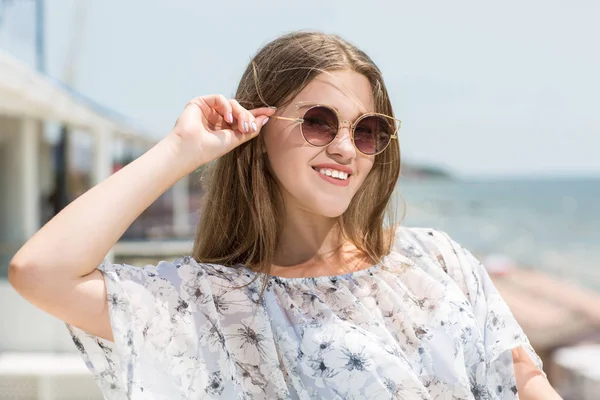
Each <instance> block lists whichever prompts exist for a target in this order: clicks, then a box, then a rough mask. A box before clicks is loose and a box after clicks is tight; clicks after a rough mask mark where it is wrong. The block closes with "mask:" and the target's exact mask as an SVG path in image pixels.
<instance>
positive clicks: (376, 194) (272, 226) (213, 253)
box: [192, 31, 400, 274]
mask: <svg viewBox="0 0 600 400" xmlns="http://www.w3.org/2000/svg"><path fill="white" fill-rule="evenodd" d="M343 69H349V70H352V71H355V72H357V73H360V74H362V75H364V76H365V77H367V79H368V80H369V82H370V83H371V87H372V88H373V96H374V100H375V112H379V113H383V114H387V115H390V116H393V115H394V114H393V111H392V105H391V102H390V99H389V96H388V93H387V90H386V87H385V85H384V82H383V78H382V75H381V71H380V70H379V69H378V68H377V66H376V65H375V63H374V62H373V61H372V60H371V59H370V58H369V57H368V56H367V55H366V54H365V53H364V52H363V51H361V50H359V49H358V48H356V47H355V46H354V45H352V44H351V43H349V42H347V41H345V40H343V39H342V38H340V37H339V36H336V35H329V34H324V33H321V32H306V31H300V32H293V33H289V34H286V35H284V36H281V37H279V38H277V39H275V40H274V41H272V42H270V43H268V44H267V45H266V46H264V47H263V48H262V49H260V50H259V52H258V53H257V54H256V55H255V56H254V57H253V58H252V61H251V62H250V64H249V65H248V67H247V68H246V71H245V72H244V74H243V76H242V78H241V80H240V83H239V86H238V88H237V92H236V95H235V98H236V99H237V100H238V101H239V102H240V103H241V105H242V106H244V107H246V108H247V109H252V108H258V107H264V106H265V105H268V106H276V107H281V106H284V105H287V104H289V102H290V101H292V100H293V98H294V97H295V96H296V95H297V94H298V93H299V92H300V91H302V89H303V88H304V87H306V85H307V84H308V83H309V82H310V81H311V80H312V79H314V78H315V77H316V76H317V75H318V74H320V73H321V72H324V71H334V70H343ZM261 141H262V137H261V136H260V135H259V136H258V137H257V139H255V140H250V141H248V142H246V143H244V144H243V145H241V146H239V147H237V148H235V149H234V150H233V151H231V152H229V153H228V154H226V155H224V156H223V157H221V158H219V159H218V160H216V161H215V162H214V164H213V165H211V166H210V167H209V168H208V169H207V170H208V171H209V176H208V177H207V178H208V179H207V181H206V182H207V185H206V186H207V193H206V195H205V198H204V206H203V209H202V210H201V212H202V214H201V215H202V217H201V221H200V224H199V227H198V231H197V235H196V240H195V243H194V248H193V253H192V254H193V257H194V258H195V259H196V260H197V261H199V262H205V263H215V264H222V265H228V266H236V265H240V264H242V265H245V266H247V267H249V268H252V269H253V270H254V271H257V272H262V273H266V274H268V273H269V270H270V268H271V265H272V261H273V258H274V255H275V249H276V247H277V244H278V237H279V234H280V232H281V231H282V221H283V218H282V215H281V212H282V210H281V207H278V206H277V205H278V204H280V203H279V201H280V200H281V197H280V192H279V189H278V186H277V183H276V181H275V179H274V177H273V175H272V173H271V172H270V171H269V168H268V167H267V165H268V162H267V160H266V157H267V155H266V153H264V152H263V150H262V148H263V147H262V146H263V144H262V143H261ZM398 142H399V141H398V140H392V143H390V145H389V146H388V148H387V149H386V150H385V151H384V152H383V153H381V154H379V155H377V156H375V163H374V165H373V168H372V169H371V171H370V173H369V175H368V176H367V177H366V179H365V182H364V183H363V185H362V186H361V187H360V189H359V190H358V192H357V193H356V195H355V196H354V198H353V199H352V201H351V203H350V205H349V207H348V209H347V210H346V211H345V212H344V214H343V215H342V216H341V217H340V218H339V227H340V232H341V234H342V237H343V238H346V239H348V240H350V241H351V242H352V243H353V244H354V245H355V246H356V247H357V248H358V249H359V250H360V251H361V252H363V253H364V254H365V255H366V256H368V257H369V258H370V259H371V260H374V261H376V262H378V261H379V260H381V258H382V257H383V256H384V255H386V254H387V253H388V252H389V251H390V247H391V243H392V237H391V235H389V234H388V232H387V231H386V230H385V227H384V225H385V223H386V215H387V216H388V221H387V222H390V221H392V222H395V220H394V218H393V215H394V212H395V208H394V207H392V204H391V197H392V193H393V190H394V188H395V186H396V182H397V180H398V178H399V175H400V147H399V144H398ZM203 179H204V178H203Z"/></svg>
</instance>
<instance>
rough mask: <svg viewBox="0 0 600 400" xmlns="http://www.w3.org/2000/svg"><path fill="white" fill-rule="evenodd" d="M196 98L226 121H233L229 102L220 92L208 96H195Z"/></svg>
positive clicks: (230, 122)
mask: <svg viewBox="0 0 600 400" xmlns="http://www.w3.org/2000/svg"><path fill="white" fill-rule="evenodd" d="M196 99H197V100H198V101H199V102H201V103H202V102H203V103H205V104H206V105H207V106H208V107H210V108H212V109H213V110H215V111H216V112H217V113H218V114H219V115H220V116H221V117H222V118H223V119H224V120H225V121H226V122H227V123H229V124H232V123H233V113H232V111H233V110H232V108H231V104H230V103H229V101H228V100H227V98H226V97H225V96H223V95H222V94H211V95H208V96H202V97H197V98H196ZM196 99H194V100H196Z"/></svg>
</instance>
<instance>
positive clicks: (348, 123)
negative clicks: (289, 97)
mask: <svg viewBox="0 0 600 400" xmlns="http://www.w3.org/2000/svg"><path fill="white" fill-rule="evenodd" d="M295 106H296V113H298V112H299V111H300V108H302V107H308V109H307V110H306V111H305V112H304V114H303V115H306V113H307V112H309V111H310V110H311V109H313V108H315V107H325V108H327V109H329V110H331V111H333V113H334V114H335V115H336V116H337V119H338V125H339V127H338V131H337V132H336V134H335V136H334V137H333V139H331V142H329V143H327V144H324V145H321V146H319V145H315V144H312V143H310V142H309V141H308V140H306V136H305V135H304V131H303V130H302V123H303V122H304V118H300V117H297V118H290V117H280V116H279V115H272V116H271V117H270V118H273V119H279V120H284V121H292V122H296V123H298V124H300V133H301V134H302V138H303V139H304V141H305V142H306V143H308V144H309V145H311V146H313V147H326V146H329V145H330V144H331V143H333V141H334V140H335V138H336V137H337V135H338V134H339V133H340V130H342V128H343V127H344V126H347V127H348V129H349V130H350V138H351V139H352V144H353V145H354V148H355V149H356V150H358V151H359V152H360V153H362V154H365V155H367V156H376V155H378V154H381V153H383V152H384V151H385V149H387V148H388V146H389V145H390V143H392V139H398V131H399V130H400V128H401V127H402V121H401V120H399V119H398V118H394V117H391V116H389V115H386V114H381V113H375V112H373V113H365V114H362V115H361V116H359V117H358V118H357V119H356V120H355V121H354V122H352V121H347V120H344V119H342V116H341V115H340V113H339V112H338V111H337V110H336V109H335V108H334V107H332V106H330V105H327V104H322V103H312V102H306V101H300V102H297V103H295ZM373 116H378V117H384V118H387V119H390V120H393V121H394V125H395V126H396V129H395V130H394V133H393V134H392V136H390V140H389V141H388V143H387V144H386V145H385V147H384V148H383V149H381V150H380V151H378V152H377V153H373V154H368V153H365V152H363V151H362V150H360V149H359V148H358V147H357V146H356V143H355V142H354V129H355V128H356V126H357V125H358V123H359V122H360V121H362V120H363V119H364V118H367V117H373Z"/></svg>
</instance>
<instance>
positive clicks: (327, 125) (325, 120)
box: [302, 106, 338, 146]
mask: <svg viewBox="0 0 600 400" xmlns="http://www.w3.org/2000/svg"><path fill="white" fill-rule="evenodd" d="M302 119H304V122H303V123H302V134H303V135H304V138H305V139H306V141H307V142H308V143H310V144H312V145H313V146H325V145H327V144H329V143H331V141H332V140H333V139H335V135H337V132H338V118H337V115H336V114H335V113H334V112H333V110H330V109H329V108H327V107H322V106H317V107H312V108H309V109H308V111H306V113H305V114H304V116H303V117H302Z"/></svg>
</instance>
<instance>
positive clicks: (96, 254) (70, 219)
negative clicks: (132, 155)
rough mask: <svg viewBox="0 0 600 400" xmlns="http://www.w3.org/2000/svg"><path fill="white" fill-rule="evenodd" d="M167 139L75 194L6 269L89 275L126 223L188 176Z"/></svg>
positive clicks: (172, 139) (70, 275) (172, 143)
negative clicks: (97, 182)
mask: <svg viewBox="0 0 600 400" xmlns="http://www.w3.org/2000/svg"><path fill="white" fill-rule="evenodd" d="M177 146H178V143H177V140H176V138H175V139H174V138H173V137H172V136H168V137H166V138H165V139H163V140H162V141H160V142H159V143H158V144H156V145H155V146H154V147H152V148H151V149H150V150H149V151H147V152H146V153H145V154H143V155H142V156H141V157H139V158H138V159H136V160H135V161H133V162H132V163H130V164H129V165H127V166H126V167H124V168H123V169H121V170H119V171H118V172H117V173H115V174H113V175H112V176H110V177H109V178H107V179H106V180H104V181H102V182H101V183H99V184H98V185H96V186H94V187H93V188H92V189H90V190H89V191H87V192H86V193H84V194H83V195H81V196H80V197H79V198H77V199H76V200H75V201H73V202H72V203H71V204H69V205H68V206H67V207H66V208H65V209H64V210H62V211H61V212H60V213H59V214H58V215H56V216H55V217H54V218H53V219H52V220H51V221H49V222H48V223H47V224H46V225H45V226H44V227H43V228H42V229H40V230H39V231H38V232H37V233H36V234H35V235H34V236H33V237H32V238H31V239H29V241H28V242H27V243H25V245H24V246H23V247H22V248H21V249H20V250H19V251H18V252H17V253H16V254H15V256H14V257H13V259H12V261H11V268H16V269H19V268H33V269H35V271H36V273H42V274H45V273H46V272H51V274H52V276H53V277H57V278H58V277H81V276H85V275H87V274H89V273H90V272H91V271H93V270H94V269H95V268H96V267H97V266H98V264H99V263H100V262H101V261H102V259H103V257H105V256H106V254H107V253H108V252H109V250H110V249H111V248H112V246H113V245H114V244H115V243H116V242H117V240H118V239H119V238H120V237H121V236H122V235H123V233H124V232H125V231H126V230H127V228H128V227H129V226H130V225H131V223H132V222H133V221H134V220H135V219H136V218H137V217H138V216H139V215H140V214H141V213H142V212H143V211H144V210H145V209H146V208H147V207H148V206H149V205H150V204H152V203H153V202H154V201H155V200H156V199H157V198H158V197H159V196H160V195H161V194H163V193H164V192H165V191H166V190H167V189H169V187H171V186H172V185H173V184H175V183H176V182H177V181H178V180H179V179H181V178H182V177H184V176H185V175H186V174H188V173H189V172H191V170H190V168H189V163H187V165H186V163H184V162H182V160H181V157H179V155H180V154H179V152H178V148H177Z"/></svg>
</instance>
